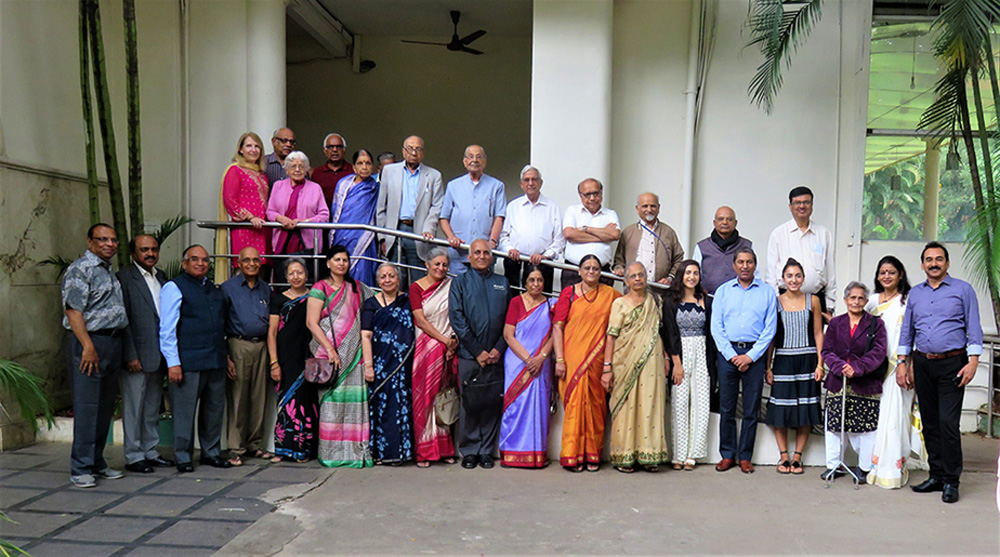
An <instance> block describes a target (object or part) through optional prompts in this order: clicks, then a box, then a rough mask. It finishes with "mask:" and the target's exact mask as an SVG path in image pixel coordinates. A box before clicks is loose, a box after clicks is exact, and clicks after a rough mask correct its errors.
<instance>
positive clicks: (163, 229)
mask: <svg viewBox="0 0 1000 557" xmlns="http://www.w3.org/2000/svg"><path fill="white" fill-rule="evenodd" d="M191 222H194V219H193V218H191V217H188V216H184V215H177V216H176V217H171V218H169V219H167V220H165V221H163V223H162V224H160V228H158V229H156V230H155V231H154V232H153V233H152V234H150V236H152V237H153V238H155V239H156V243H158V244H160V245H161V246H162V245H163V242H166V241H167V238H169V237H170V235H171V234H173V233H174V232H177V231H178V230H179V229H180V228H181V227H182V226H184V225H185V224H188V223H191Z"/></svg>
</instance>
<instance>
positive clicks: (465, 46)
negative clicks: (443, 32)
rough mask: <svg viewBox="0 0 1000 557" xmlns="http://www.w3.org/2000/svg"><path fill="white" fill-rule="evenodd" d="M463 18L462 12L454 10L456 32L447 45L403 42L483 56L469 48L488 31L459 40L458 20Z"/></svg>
mask: <svg viewBox="0 0 1000 557" xmlns="http://www.w3.org/2000/svg"><path fill="white" fill-rule="evenodd" d="M461 17H462V12H460V11H458V10H452V12H451V22H452V24H453V25H454V26H455V31H454V32H453V33H452V35H451V42H447V43H432V42H427V41H407V40H403V42H404V43H413V44H432V45H437V46H443V47H446V48H447V49H448V50H452V51H455V52H468V53H469V54H482V53H483V52H482V51H480V50H476V49H474V48H469V44H471V43H472V42H473V41H475V40H477V39H479V38H480V37H482V36H483V35H485V34H486V31H484V30H482V29H480V30H479V31H473V32H472V33H469V34H468V35H466V36H465V37H463V38H461V39H460V38H458V20H459V19H461Z"/></svg>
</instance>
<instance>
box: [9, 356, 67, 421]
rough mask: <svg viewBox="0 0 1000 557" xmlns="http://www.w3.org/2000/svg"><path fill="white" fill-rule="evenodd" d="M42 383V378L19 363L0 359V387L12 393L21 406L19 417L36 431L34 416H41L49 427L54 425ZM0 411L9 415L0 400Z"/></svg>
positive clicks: (43, 382)
mask: <svg viewBox="0 0 1000 557" xmlns="http://www.w3.org/2000/svg"><path fill="white" fill-rule="evenodd" d="M44 385H45V380H44V379H42V378H40V377H38V376H37V375H35V374H33V373H31V372H30V371H28V370H27V369H26V368H25V367H24V366H22V365H21V364H19V363H17V362H14V361H11V360H3V359H0V388H3V389H4V390H5V391H7V392H8V393H10V394H11V395H13V397H14V400H15V401H17V404H18V406H20V407H21V418H22V419H24V420H25V421H26V422H28V423H29V424H31V428H32V430H33V431H35V432H36V433H37V432H38V422H37V421H36V420H35V418H36V416H43V417H44V418H45V422H46V424H47V425H48V427H50V428H51V427H52V426H54V425H55V418H53V416H52V408H51V407H50V406H49V401H48V399H47V398H45V392H44V391H43V390H42V387H43V386H44ZM0 411H2V412H3V414H4V415H7V416H9V414H8V413H7V409H6V408H4V406H3V403H2V402H0Z"/></svg>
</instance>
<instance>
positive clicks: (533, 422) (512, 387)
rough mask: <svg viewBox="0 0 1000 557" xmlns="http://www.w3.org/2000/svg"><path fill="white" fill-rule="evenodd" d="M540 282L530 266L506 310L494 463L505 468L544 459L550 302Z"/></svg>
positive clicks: (542, 463)
mask: <svg viewBox="0 0 1000 557" xmlns="http://www.w3.org/2000/svg"><path fill="white" fill-rule="evenodd" d="M544 285H545V279H544V278H543V277H542V271H541V269H539V268H538V266H537V265H532V266H531V267H529V272H528V278H527V280H526V281H525V288H526V292H524V293H523V294H521V295H520V296H515V297H514V298H513V299H512V300H511V301H510V306H509V307H508V309H507V320H506V324H505V325H504V331H503V336H504V339H505V340H506V341H507V354H506V356H505V357H504V396H503V418H502V419H501V422H500V464H501V466H505V467H507V466H510V467H517V468H543V467H545V466H546V465H548V463H549V460H548V456H547V455H546V449H547V447H548V444H549V400H550V396H551V393H552V362H551V361H550V360H549V354H550V353H551V352H552V304H551V303H550V302H549V300H548V299H547V298H546V297H545V295H544V294H543V293H542V289H543V287H544Z"/></svg>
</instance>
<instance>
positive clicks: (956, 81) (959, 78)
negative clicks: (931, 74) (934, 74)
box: [917, 66, 969, 137]
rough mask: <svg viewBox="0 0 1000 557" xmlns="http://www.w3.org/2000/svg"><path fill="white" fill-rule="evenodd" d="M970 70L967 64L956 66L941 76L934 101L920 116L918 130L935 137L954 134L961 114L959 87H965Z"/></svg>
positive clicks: (935, 87) (935, 90)
mask: <svg viewBox="0 0 1000 557" xmlns="http://www.w3.org/2000/svg"><path fill="white" fill-rule="evenodd" d="M968 71H969V70H968V68H966V67H965V66H955V67H953V68H951V69H950V70H949V71H948V72H947V73H946V74H944V75H943V76H941V79H939V80H938V82H937V85H935V86H934V102H932V103H931V104H930V106H928V107H927V109H926V110H924V113H923V114H922V115H921V116H920V121H919V122H918V123H917V129H918V130H924V131H926V132H927V133H928V135H931V136H934V137H941V136H950V135H953V133H954V131H955V129H956V128H958V124H959V117H960V116H961V105H960V104H959V102H958V99H959V89H960V88H964V87H965V78H966V76H967V75H968Z"/></svg>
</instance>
